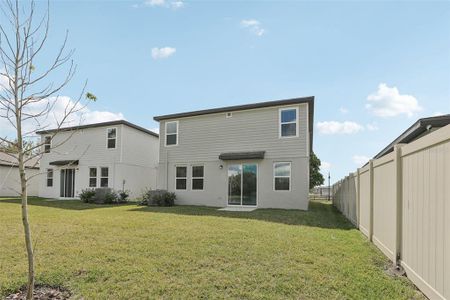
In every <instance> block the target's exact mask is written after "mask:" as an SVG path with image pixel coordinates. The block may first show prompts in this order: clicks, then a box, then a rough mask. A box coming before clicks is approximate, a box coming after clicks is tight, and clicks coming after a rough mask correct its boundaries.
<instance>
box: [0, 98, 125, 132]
mask: <svg viewBox="0 0 450 300" xmlns="http://www.w3.org/2000/svg"><path fill="white" fill-rule="evenodd" d="M47 104H50V105H53V108H52V110H51V112H50V114H48V116H47V117H40V118H38V119H37V120H34V119H29V120H27V121H24V123H23V132H27V133H28V132H35V131H38V130H42V129H51V128H55V127H57V124H58V123H60V122H61V121H62V120H63V118H64V116H65V115H66V112H67V108H69V109H70V108H74V110H73V111H74V113H73V114H71V115H70V116H69V117H68V118H67V119H66V120H65V121H64V123H63V126H62V127H67V126H75V125H81V124H90V123H100V122H107V121H114V120H124V119H125V118H124V115H123V114H122V113H114V112H110V111H99V110H91V109H89V108H88V107H85V106H84V105H82V104H80V103H78V104H76V102H75V101H73V100H72V99H71V98H70V97H67V96H60V97H51V98H49V99H48V101H42V102H38V103H34V104H30V105H28V106H27V107H26V109H24V112H26V113H29V114H38V113H39V112H41V111H43V110H44V109H45V108H46V106H47ZM75 111H76V112H75ZM0 125H1V126H0V135H1V136H9V137H11V136H15V134H14V128H13V127H12V126H11V124H9V123H7V122H6V121H5V120H3V121H0Z"/></svg>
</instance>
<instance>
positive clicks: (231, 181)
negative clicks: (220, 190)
mask: <svg viewBox="0 0 450 300" xmlns="http://www.w3.org/2000/svg"><path fill="white" fill-rule="evenodd" d="M257 174H258V166H257V165H256V164H233V165H229V166H228V205H244V206H247V205H248V206H255V205H256V198H257V176H258V175H257Z"/></svg>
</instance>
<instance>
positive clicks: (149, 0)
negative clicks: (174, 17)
mask: <svg viewBox="0 0 450 300" xmlns="http://www.w3.org/2000/svg"><path fill="white" fill-rule="evenodd" d="M139 6H140V5H138V4H134V5H133V7H134V8H138V7H139ZM142 6H147V7H166V8H173V9H179V8H182V7H183V6H184V2H183V1H182V0H175V1H166V0H146V1H144V2H143V3H142Z"/></svg>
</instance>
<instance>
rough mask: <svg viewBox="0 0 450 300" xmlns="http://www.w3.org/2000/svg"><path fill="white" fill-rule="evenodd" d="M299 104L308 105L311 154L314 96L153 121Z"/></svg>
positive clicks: (156, 118)
mask: <svg viewBox="0 0 450 300" xmlns="http://www.w3.org/2000/svg"><path fill="white" fill-rule="evenodd" d="M301 103H307V104H308V118H309V120H308V128H309V141H310V148H311V152H312V145H313V129H314V96H309V97H301V98H292V99H283V100H274V101H266V102H258V103H252V104H244V105H234V106H226V107H219V108H211V109H204V110H196V111H190V112H184V113H175V114H170V115H161V116H156V117H154V118H153V119H154V120H155V121H162V120H167V119H179V118H186V117H194V116H201V115H208V114H215V113H222V112H233V111H240V110H249V109H255V108H264V107H272V106H282V105H293V104H301Z"/></svg>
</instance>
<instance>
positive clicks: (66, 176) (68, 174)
mask: <svg viewBox="0 0 450 300" xmlns="http://www.w3.org/2000/svg"><path fill="white" fill-rule="evenodd" d="M60 197H63V198H73V197H75V169H62V170H61V182H60Z"/></svg>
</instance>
